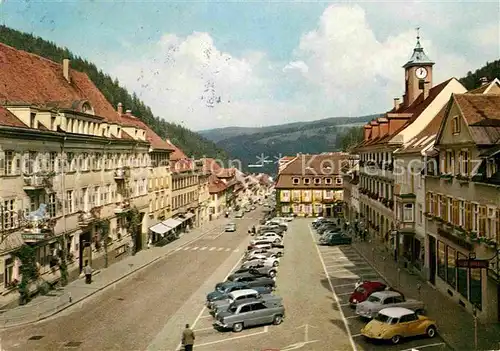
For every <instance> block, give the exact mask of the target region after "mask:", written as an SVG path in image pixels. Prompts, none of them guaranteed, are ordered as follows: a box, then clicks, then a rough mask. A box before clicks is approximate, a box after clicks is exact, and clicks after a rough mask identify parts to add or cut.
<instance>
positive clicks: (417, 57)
mask: <svg viewBox="0 0 500 351" xmlns="http://www.w3.org/2000/svg"><path fill="white" fill-rule="evenodd" d="M415 30H416V31H417V43H416V44H415V48H414V49H413V54H412V55H411V57H410V60H409V61H408V62H407V63H406V64H405V65H404V66H403V67H404V68H407V67H411V66H421V65H431V66H432V65H433V64H434V62H433V61H432V60H431V59H429V57H427V55H426V54H425V52H424V48H423V47H422V45H421V44H420V27H416V28H415Z"/></svg>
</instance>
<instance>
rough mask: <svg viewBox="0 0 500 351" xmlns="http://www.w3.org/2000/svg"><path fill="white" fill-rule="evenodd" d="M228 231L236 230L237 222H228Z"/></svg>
mask: <svg viewBox="0 0 500 351" xmlns="http://www.w3.org/2000/svg"><path fill="white" fill-rule="evenodd" d="M225 231H226V232H235V231H236V224H235V223H228V224H226V229H225Z"/></svg>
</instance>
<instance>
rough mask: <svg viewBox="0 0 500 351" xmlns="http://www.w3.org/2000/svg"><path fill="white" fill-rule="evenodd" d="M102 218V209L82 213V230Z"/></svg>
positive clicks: (79, 223) (94, 208) (80, 219)
mask: <svg viewBox="0 0 500 351" xmlns="http://www.w3.org/2000/svg"><path fill="white" fill-rule="evenodd" d="M100 217H101V207H93V208H91V209H90V210H89V211H80V213H79V214H78V225H79V226H80V227H82V228H84V227H87V226H89V225H90V224H91V223H93V222H94V221H96V220H98V219H99V218H100Z"/></svg>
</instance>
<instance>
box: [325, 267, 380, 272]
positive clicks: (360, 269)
mask: <svg viewBox="0 0 500 351" xmlns="http://www.w3.org/2000/svg"><path fill="white" fill-rule="evenodd" d="M327 268H328V267H327ZM371 270H373V268H372V267H367V268H356V267H353V268H349V267H345V268H344V269H335V270H332V271H328V273H336V272H351V271H371Z"/></svg>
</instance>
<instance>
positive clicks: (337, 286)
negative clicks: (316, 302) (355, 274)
mask: <svg viewBox="0 0 500 351" xmlns="http://www.w3.org/2000/svg"><path fill="white" fill-rule="evenodd" d="M353 285H356V283H350V284H340V285H335V286H334V288H342V287H345V286H353Z"/></svg>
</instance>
